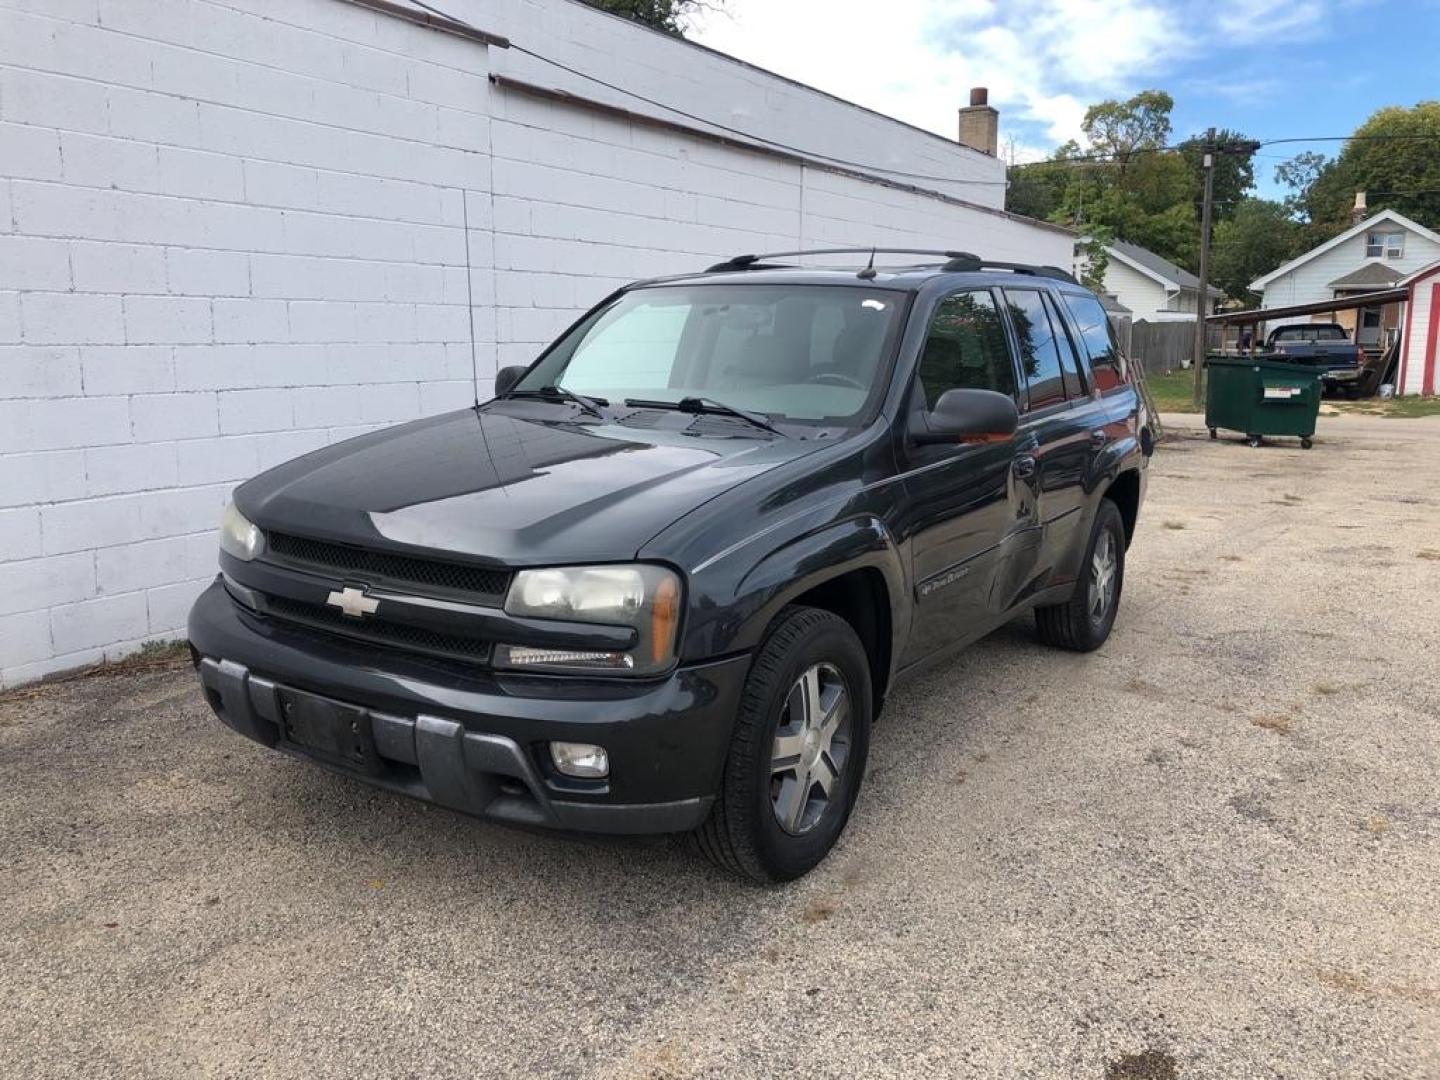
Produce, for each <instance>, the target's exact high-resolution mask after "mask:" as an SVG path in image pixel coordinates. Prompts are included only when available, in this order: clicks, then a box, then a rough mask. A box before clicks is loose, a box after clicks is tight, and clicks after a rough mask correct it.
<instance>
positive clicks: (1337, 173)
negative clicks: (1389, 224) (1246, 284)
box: [1275, 101, 1440, 241]
mask: <svg viewBox="0 0 1440 1080" xmlns="http://www.w3.org/2000/svg"><path fill="white" fill-rule="evenodd" d="M1354 136H1355V137H1354V138H1353V139H1352V140H1351V141H1350V142H1347V143H1346V144H1345V148H1344V149H1343V150H1342V151H1341V152H1340V154H1339V156H1338V157H1335V158H1327V157H1325V156H1324V155H1323V154H1318V153H1315V152H1314V151H1306V152H1304V153H1301V154H1297V155H1296V156H1295V157H1293V158H1291V159H1290V160H1289V161H1287V162H1285V163H1284V164H1282V165H1280V166H1278V167H1277V168H1276V170H1275V178H1276V179H1277V180H1278V181H1280V182H1281V183H1282V184H1285V185H1286V186H1287V187H1289V188H1290V189H1291V195H1290V197H1289V199H1287V205H1289V206H1290V208H1291V210H1292V211H1293V212H1294V213H1295V215H1296V216H1298V217H1299V218H1301V219H1302V220H1303V221H1304V222H1305V223H1306V225H1307V226H1308V229H1309V232H1310V234H1311V236H1312V237H1313V238H1314V239H1315V240H1316V241H1319V240H1323V239H1325V238H1326V237H1328V236H1333V235H1335V234H1336V233H1338V232H1340V231H1342V230H1343V229H1344V228H1345V227H1346V226H1347V225H1348V224H1349V223H1350V210H1351V207H1353V206H1354V205H1355V193H1356V192H1358V191H1363V192H1365V198H1366V203H1367V205H1368V207H1369V209H1370V211H1371V212H1372V213H1373V212H1374V211H1377V210H1383V209H1386V208H1389V209H1393V210H1397V211H1399V212H1400V213H1402V214H1404V215H1405V216H1406V217H1408V218H1412V219H1414V220H1415V221H1418V222H1419V223H1420V224H1422V225H1425V226H1427V227H1428V228H1432V229H1434V228H1440V101H1422V102H1420V103H1418V104H1417V105H1415V106H1413V107H1411V108H1404V107H1402V106H1394V105H1392V106H1388V107H1386V108H1383V109H1380V110H1379V111H1377V112H1375V113H1373V114H1372V115H1371V116H1370V118H1369V119H1368V120H1366V121H1365V122H1364V123H1363V124H1361V125H1360V126H1359V127H1358V128H1356V129H1355V132H1354Z"/></svg>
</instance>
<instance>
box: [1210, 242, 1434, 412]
mask: <svg viewBox="0 0 1440 1080" xmlns="http://www.w3.org/2000/svg"><path fill="white" fill-rule="evenodd" d="M1430 269H1431V270H1435V271H1440V264H1437V266H1436V267H1432V268H1430ZM1425 272H1426V271H1421V273H1425ZM1409 280H1410V279H1407V282H1408V281H1409ZM1411 295H1412V286H1411V285H1410V284H1407V283H1404V282H1402V283H1401V284H1399V285H1397V286H1395V287H1394V288H1390V289H1377V290H1375V291H1374V292H1367V293H1356V294H1352V295H1350V296H1346V297H1336V298H1335V299H1333V300H1316V301H1313V302H1311V303H1308V304H1291V305H1289V306H1288V307H1272V308H1250V309H1248V310H1245V311H1225V312H1221V313H1220V314H1218V315H1207V316H1206V317H1205V321H1206V323H1208V324H1209V325H1210V326H1213V327H1217V328H1218V330H1219V334H1220V340H1221V341H1222V342H1223V341H1224V339H1225V332H1226V330H1227V329H1228V328H1229V327H1231V326H1234V327H1239V328H1241V330H1242V334H1243V329H1244V328H1245V327H1250V328H1251V330H1252V333H1251V337H1250V342H1249V345H1248V347H1246V348H1244V349H1242V350H1241V351H1242V352H1243V353H1247V354H1249V355H1254V354H1255V353H1256V352H1258V351H1260V343H1261V334H1260V325H1261V324H1262V323H1267V322H1275V321H1278V320H1282V319H1294V318H1297V317H1300V316H1305V315H1312V316H1313V315H1329V316H1330V317H1331V320H1330V321H1332V322H1338V321H1339V320H1338V318H1336V315H1337V313H1338V312H1342V311H1359V310H1360V309H1362V308H1371V307H1380V306H1382V305H1384V304H1394V303H1401V304H1405V305H1406V306H1407V308H1410V309H1412V310H1413V308H1414V305H1413V304H1411V303H1410V299H1411ZM1401 321H1402V325H1405V326H1406V328H1407V329H1406V333H1405V335H1404V336H1403V337H1402V339H1401V341H1400V342H1399V347H1398V348H1397V347H1396V346H1391V347H1390V348H1389V349H1387V350H1386V351H1385V352H1384V353H1383V354H1382V355H1381V358H1380V362H1379V364H1377V365H1376V366H1375V367H1374V368H1373V369H1372V372H1373V377H1372V378H1370V379H1369V381H1368V388H1367V389H1366V391H1365V392H1366V393H1373V392H1374V388H1375V387H1376V386H1378V385H1380V384H1381V383H1384V382H1390V383H1393V384H1395V391H1396V393H1402V392H1404V391H1403V390H1402V388H1401V384H1400V383H1399V382H1397V381H1396V379H1395V374H1394V369H1395V367H1396V365H1397V363H1398V362H1399V359H1400V356H1401V354H1402V353H1403V352H1404V351H1405V350H1406V349H1407V348H1408V339H1409V337H1410V333H1409V323H1408V320H1406V319H1405V318H1404V317H1402V320H1401ZM1433 358H1434V350H1433V349H1432V350H1431V359H1432V366H1431V372H1432V375H1431V382H1430V383H1429V384H1427V385H1429V386H1430V389H1428V390H1425V391H1423V392H1424V393H1434V381H1433ZM1411 392H1419V391H1411Z"/></svg>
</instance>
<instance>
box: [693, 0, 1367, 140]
mask: <svg viewBox="0 0 1440 1080" xmlns="http://www.w3.org/2000/svg"><path fill="white" fill-rule="evenodd" d="M1366 2H1367V0H1329V2H1326V0H1183V2H1177V0H888V2H887V3H884V4H877V3H875V2H874V0H724V4H725V6H724V8H723V10H720V11H712V12H706V13H703V14H701V15H700V16H698V17H697V18H696V19H695V20H694V24H693V27H692V32H691V36H692V37H693V38H695V40H697V41H700V42H701V43H703V44H706V45H709V46H712V47H713V48H717V49H720V50H721V51H722V52H727V53H730V54H731V55H734V56H737V57H739V58H741V59H743V60H748V61H749V62H751V63H754V64H758V65H760V66H761V67H765V68H769V69H770V70H772V71H775V72H777V73H779V74H781V75H785V76H787V77H789V78H793V79H798V80H799V81H801V82H805V83H809V84H810V85H812V86H816V87H818V88H820V89H822V90H825V91H828V92H829V93H832V94H835V95H837V96H839V97H843V98H846V99H848V100H850V101H854V102H857V103H858V104H861V105H865V106H867V107H869V108H872V109H876V110H878V111H880V112H883V113H887V114H889V115H891V116H895V117H897V118H898V119H901V120H905V121H907V122H908V123H912V124H915V125H917V126H919V127H923V128H927V129H929V130H931V131H935V132H937V133H939V134H942V135H946V136H948V137H952V138H953V137H954V135H955V133H956V126H957V120H956V109H957V108H959V107H960V106H961V105H964V104H965V103H966V101H967V100H968V94H969V89H970V87H972V86H986V87H988V88H989V90H990V103H991V104H992V105H994V106H996V107H997V108H998V109H999V110H1000V113H1001V119H1000V123H1001V140H1002V142H1004V141H1005V140H1006V139H1007V137H1014V138H1015V139H1016V141H1017V143H1018V144H1020V146H1022V147H1023V151H1021V150H1020V149H1019V148H1017V155H1018V154H1019V153H1021V152H1023V153H1024V154H1025V156H1026V157H1032V156H1043V155H1044V154H1046V153H1048V152H1049V150H1050V149H1051V148H1052V147H1053V146H1054V145H1055V144H1056V143H1059V142H1063V141H1064V140H1066V139H1072V138H1073V139H1079V138H1080V122H1081V120H1082V119H1083V118H1084V115H1085V109H1086V107H1087V106H1088V105H1090V104H1092V103H1094V102H1095V101H1098V100H1101V99H1103V98H1106V97H1116V96H1128V95H1129V94H1132V93H1134V92H1135V91H1136V90H1139V89H1144V88H1146V87H1160V88H1169V89H1172V90H1173V89H1176V88H1177V87H1179V86H1181V85H1184V80H1183V78H1182V76H1181V72H1182V71H1183V70H1184V69H1185V68H1186V65H1187V64H1189V63H1191V62H1193V61H1194V60H1195V59H1196V58H1197V57H1198V56H1200V55H1202V54H1203V53H1204V52H1205V51H1207V50H1210V51H1212V52H1218V53H1219V54H1220V55H1225V53H1226V51H1227V49H1229V48H1231V47H1232V46H1233V45H1234V44H1235V42H1236V41H1237V40H1238V41H1245V42H1253V41H1256V40H1264V41H1268V42H1273V41H1275V40H1278V39H1283V38H1284V37H1285V36H1286V35H1294V36H1298V37H1309V36H1314V35H1317V34H1320V33H1323V32H1325V30H1326V29H1328V28H1330V23H1331V21H1332V18H1331V17H1332V15H1333V13H1334V10H1335V9H1336V7H1337V5H1338V7H1340V8H1342V9H1343V8H1347V7H1354V6H1356V5H1359V4H1363V3H1366ZM1262 27H1263V33H1262V32H1261V30H1260V28H1262ZM1257 35H1260V36H1259V37H1257ZM1192 70H1193V69H1192Z"/></svg>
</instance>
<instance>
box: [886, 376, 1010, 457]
mask: <svg viewBox="0 0 1440 1080" xmlns="http://www.w3.org/2000/svg"><path fill="white" fill-rule="evenodd" d="M925 419H926V420H927V421H928V423H927V424H926V426H925V428H924V429H922V430H917V431H915V432H913V436H914V439H915V441H916V442H917V443H920V444H921V445H922V446H925V445H933V444H936V443H966V442H1005V441H1006V440H1008V439H1010V438H1012V437H1013V436H1014V434H1015V429H1016V428H1017V427H1019V425H1020V412H1019V410H1018V409H1016V408H1015V399H1014V398H1012V397H1010V396H1008V395H1007V394H997V393H996V392H995V391H994V390H969V389H958V388H957V389H955V390H946V391H945V393H943V394H941V395H940V400H939V401H937V402H935V408H934V409H932V410H931V411H930V412H929V413H928V414H927V415H926V417H925Z"/></svg>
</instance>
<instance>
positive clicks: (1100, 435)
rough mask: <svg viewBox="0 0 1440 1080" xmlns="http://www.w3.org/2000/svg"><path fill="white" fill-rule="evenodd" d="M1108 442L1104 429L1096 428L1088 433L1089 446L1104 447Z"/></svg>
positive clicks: (1108, 438)
mask: <svg viewBox="0 0 1440 1080" xmlns="http://www.w3.org/2000/svg"><path fill="white" fill-rule="evenodd" d="M1109 441H1110V436H1109V435H1107V434H1106V433H1105V429H1104V428H1096V429H1095V430H1094V431H1092V432H1090V445H1091V446H1095V447H1100V446H1104V445H1105V444H1106V443H1107V442H1109Z"/></svg>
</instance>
